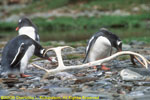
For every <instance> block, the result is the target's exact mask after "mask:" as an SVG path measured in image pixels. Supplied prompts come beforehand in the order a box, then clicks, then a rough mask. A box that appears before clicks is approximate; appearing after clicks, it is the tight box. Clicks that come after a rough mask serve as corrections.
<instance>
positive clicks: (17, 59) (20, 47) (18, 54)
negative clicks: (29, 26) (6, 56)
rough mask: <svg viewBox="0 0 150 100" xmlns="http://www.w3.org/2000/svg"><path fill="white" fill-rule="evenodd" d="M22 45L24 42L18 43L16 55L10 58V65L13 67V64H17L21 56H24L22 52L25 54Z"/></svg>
mask: <svg viewBox="0 0 150 100" xmlns="http://www.w3.org/2000/svg"><path fill="white" fill-rule="evenodd" d="M24 45H25V44H24V43H21V45H20V46H19V48H18V51H17V54H16V56H15V57H14V59H13V60H12V62H11V64H10V66H12V67H13V66H15V65H17V64H18V63H19V62H20V60H21V58H22V57H23V56H24V54H25V48H24Z"/></svg>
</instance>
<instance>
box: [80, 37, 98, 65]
mask: <svg viewBox="0 0 150 100" xmlns="http://www.w3.org/2000/svg"><path fill="white" fill-rule="evenodd" d="M96 38H97V37H95V36H92V37H91V39H90V40H89V41H88V45H87V47H86V50H85V53H86V56H85V58H84V60H83V63H87V62H88V55H89V52H90V50H91V47H92V46H93V44H94V43H95V41H96Z"/></svg>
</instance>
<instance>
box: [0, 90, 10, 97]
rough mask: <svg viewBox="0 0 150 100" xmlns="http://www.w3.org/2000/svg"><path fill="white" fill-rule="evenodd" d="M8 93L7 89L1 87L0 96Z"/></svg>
mask: <svg viewBox="0 0 150 100" xmlns="http://www.w3.org/2000/svg"><path fill="white" fill-rule="evenodd" d="M8 95H9V91H8V90H3V89H1V90H0V97H1V96H8Z"/></svg>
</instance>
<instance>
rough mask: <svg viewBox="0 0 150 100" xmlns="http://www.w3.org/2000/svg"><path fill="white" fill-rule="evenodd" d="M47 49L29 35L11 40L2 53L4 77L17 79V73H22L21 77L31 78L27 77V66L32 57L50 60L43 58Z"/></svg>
mask: <svg viewBox="0 0 150 100" xmlns="http://www.w3.org/2000/svg"><path fill="white" fill-rule="evenodd" d="M44 51H45V49H44V48H43V47H42V46H41V45H40V44H39V43H38V42H36V41H34V40H33V39H32V38H30V37H28V36H27V35H19V36H17V37H15V38H13V39H12V40H10V41H9V42H8V43H7V44H6V45H5V47H4V49H3V52H2V60H1V67H2V69H3V75H8V77H15V76H16V75H14V74H15V73H17V72H20V76H21V77H30V75H25V74H24V72H25V70H26V67H27V64H28V61H29V59H30V58H31V56H32V55H33V54H34V55H35V56H38V57H41V58H44V59H48V60H50V59H49V57H48V56H47V55H46V56H43V53H44Z"/></svg>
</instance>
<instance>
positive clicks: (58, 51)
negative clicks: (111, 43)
mask: <svg viewBox="0 0 150 100" xmlns="http://www.w3.org/2000/svg"><path fill="white" fill-rule="evenodd" d="M68 47H70V46H62V47H56V48H50V49H48V50H46V51H45V53H44V55H45V54H46V53H47V52H48V51H51V50H53V51H54V52H55V53H56V56H57V59H58V67H57V68H56V69H50V70H48V69H45V68H43V67H40V66H38V65H36V64H32V65H33V66H35V67H37V68H39V69H42V70H44V71H46V72H47V73H46V74H45V75H44V77H43V78H46V77H47V76H48V75H49V74H54V73H56V72H59V71H65V70H69V69H79V68H88V67H91V66H95V65H99V64H102V63H104V62H108V61H110V60H112V59H114V58H116V57H118V56H120V55H127V54H128V55H134V56H138V57H140V58H141V59H142V60H143V63H144V64H143V66H144V67H145V68H146V69H148V64H147V59H146V58H144V57H143V56H142V55H140V54H138V53H135V52H131V51H122V52H117V53H115V54H113V55H112V56H109V57H107V58H104V59H101V60H97V61H93V62H90V63H86V64H82V65H73V66H65V65H64V63H63V60H62V56H61V50H62V49H64V48H68Z"/></svg>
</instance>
